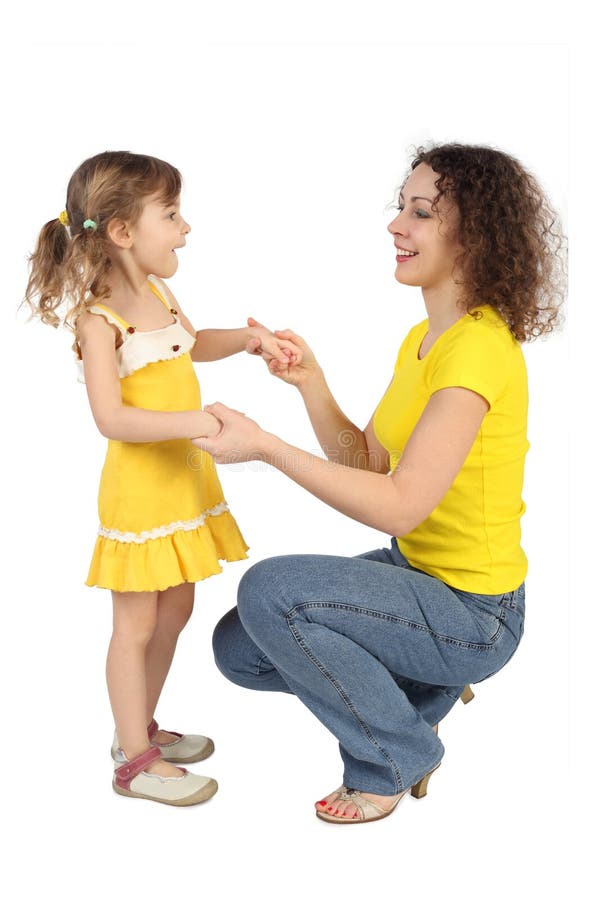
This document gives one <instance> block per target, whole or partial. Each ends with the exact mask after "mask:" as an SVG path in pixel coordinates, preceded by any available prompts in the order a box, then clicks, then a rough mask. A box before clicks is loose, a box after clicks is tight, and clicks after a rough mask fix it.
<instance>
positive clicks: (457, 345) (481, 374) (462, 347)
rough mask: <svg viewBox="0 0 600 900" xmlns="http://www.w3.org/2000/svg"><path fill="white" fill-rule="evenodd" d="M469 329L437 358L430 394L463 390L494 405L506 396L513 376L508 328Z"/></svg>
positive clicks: (448, 345)
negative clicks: (445, 390) (453, 388)
mask: <svg viewBox="0 0 600 900" xmlns="http://www.w3.org/2000/svg"><path fill="white" fill-rule="evenodd" d="M471 324H472V327H470V328H466V329H464V330H463V331H461V332H460V333H459V334H457V335H456V336H455V337H454V338H453V339H452V340H451V341H449V342H448V343H447V344H446V345H445V346H444V347H443V351H442V352H441V353H440V355H439V357H438V358H436V360H435V363H434V366H433V370H432V373H431V379H430V391H431V393H432V394H433V393H435V391H439V390H442V388H446V387H463V388H468V389H469V390H471V391H475V392H476V393H478V394H481V396H482V397H485V399H486V400H487V402H488V403H489V404H490V406H492V405H493V404H494V403H495V402H496V400H497V399H498V397H500V395H501V394H502V392H503V390H504V388H505V387H506V384H507V382H508V376H509V371H508V370H509V356H510V354H509V349H510V348H509V346H508V342H509V341H510V340H511V335H510V333H508V332H507V331H506V330H505V329H500V328H490V327H485V325H483V327H478V325H479V323H478V322H477V321H474V320H471Z"/></svg>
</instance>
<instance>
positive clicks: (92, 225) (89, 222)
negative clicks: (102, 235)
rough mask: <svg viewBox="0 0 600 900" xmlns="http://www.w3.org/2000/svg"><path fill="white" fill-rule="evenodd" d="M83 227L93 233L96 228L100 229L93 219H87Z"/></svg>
mask: <svg viewBox="0 0 600 900" xmlns="http://www.w3.org/2000/svg"><path fill="white" fill-rule="evenodd" d="M83 227H84V228H86V229H87V228H89V229H90V230H91V231H95V230H96V228H97V227H98V223H97V222H94V220H93V219H86V220H85V222H84V223H83Z"/></svg>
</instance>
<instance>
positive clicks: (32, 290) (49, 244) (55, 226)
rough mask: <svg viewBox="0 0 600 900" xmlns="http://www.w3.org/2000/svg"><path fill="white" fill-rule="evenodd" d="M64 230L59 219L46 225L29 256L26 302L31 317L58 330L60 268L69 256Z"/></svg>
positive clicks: (61, 271) (60, 294) (61, 287)
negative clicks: (35, 317)
mask: <svg viewBox="0 0 600 900" xmlns="http://www.w3.org/2000/svg"><path fill="white" fill-rule="evenodd" d="M69 241H70V238H69V234H68V232H67V226H66V225H63V223H62V221H61V219H60V218H58V219H51V220H50V222H46V224H45V225H44V227H43V228H42V230H41V231H40V234H39V237H38V239H37V243H36V246H35V250H34V251H33V253H32V254H31V255H30V256H29V265H30V275H29V280H28V282H27V289H26V291H25V300H24V302H25V303H27V305H28V306H29V308H30V310H31V314H32V316H36V315H37V316H39V317H40V318H41V320H42V322H44V323H45V324H46V325H52V326H53V328H57V327H58V325H59V324H60V317H59V316H57V314H56V312H55V310H56V309H57V308H58V307H59V306H60V305H61V303H62V301H63V267H64V263H65V259H66V257H67V255H68V252H69Z"/></svg>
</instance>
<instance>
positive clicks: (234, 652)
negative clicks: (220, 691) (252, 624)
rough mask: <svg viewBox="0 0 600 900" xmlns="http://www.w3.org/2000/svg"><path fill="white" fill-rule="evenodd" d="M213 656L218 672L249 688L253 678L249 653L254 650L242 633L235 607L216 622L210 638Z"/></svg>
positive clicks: (244, 633)
mask: <svg viewBox="0 0 600 900" xmlns="http://www.w3.org/2000/svg"><path fill="white" fill-rule="evenodd" d="M212 647H213V655H214V658H215V664H216V666H217V669H218V670H219V672H220V673H221V674H222V675H224V676H225V678H227V680H228V681H232V682H233V683H234V684H238V685H240V686H241V687H249V686H250V685H249V679H250V680H252V678H255V677H256V676H255V675H253V673H252V672H251V669H252V660H251V659H250V658H249V657H250V656H251V655H252V654H251V651H252V650H255V649H256V648H255V647H254V645H253V644H252V642H251V641H250V638H249V637H248V635H247V634H246V632H245V631H244V628H243V626H242V624H241V622H240V618H239V615H238V611H237V607H234V608H233V609H230V610H229V612H228V613H225V615H224V616H223V618H222V619H221V620H220V621H219V622H217V625H216V627H215V630H214V631H213V636H212Z"/></svg>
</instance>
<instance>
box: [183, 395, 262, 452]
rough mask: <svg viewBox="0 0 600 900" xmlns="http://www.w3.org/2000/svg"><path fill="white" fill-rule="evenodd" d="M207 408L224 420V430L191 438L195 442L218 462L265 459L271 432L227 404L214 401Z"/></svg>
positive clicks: (217, 417)
mask: <svg viewBox="0 0 600 900" xmlns="http://www.w3.org/2000/svg"><path fill="white" fill-rule="evenodd" d="M204 411H205V412H207V413H212V415H213V416H215V417H216V419H217V420H220V422H222V423H223V428H222V431H221V432H220V433H219V434H218V435H217V436H216V437H211V438H206V437H198V438H192V444H194V445H195V446H196V447H200V449H201V450H205V451H206V452H207V453H210V455H211V456H212V457H213V459H214V460H215V462H218V463H237V462H245V461H246V460H250V459H263V458H265V452H266V445H267V442H268V438H270V437H272V435H269V434H267V432H265V431H263V430H262V428H261V427H260V425H258V424H257V423H256V422H255V421H254V420H253V419H249V418H248V416H245V415H244V413H242V412H238V410H237V409H230V408H229V407H228V406H225V404H224V403H211V404H210V405H209V406H205V407H204Z"/></svg>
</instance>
